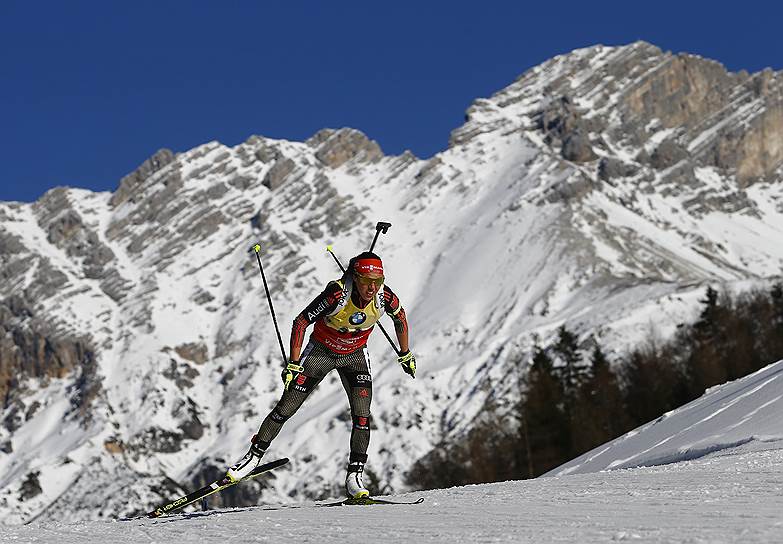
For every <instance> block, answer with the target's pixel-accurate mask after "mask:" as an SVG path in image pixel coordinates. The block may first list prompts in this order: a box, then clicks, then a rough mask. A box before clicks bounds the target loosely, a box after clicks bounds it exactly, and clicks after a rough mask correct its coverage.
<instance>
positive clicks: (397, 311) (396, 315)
mask: <svg viewBox="0 0 783 544" xmlns="http://www.w3.org/2000/svg"><path fill="white" fill-rule="evenodd" d="M383 302H384V306H385V309H386V313H388V314H389V315H390V316H391V318H392V320H393V321H394V332H395V333H397V341H398V342H399V343H400V351H401V352H402V353H406V352H408V351H410V349H409V346H408V319H407V318H406V316H405V310H404V309H403V308H402V305H401V304H400V299H399V298H397V295H395V294H394V291H392V290H391V289H390V288H389V287H387V286H385V285H384V286H383Z"/></svg>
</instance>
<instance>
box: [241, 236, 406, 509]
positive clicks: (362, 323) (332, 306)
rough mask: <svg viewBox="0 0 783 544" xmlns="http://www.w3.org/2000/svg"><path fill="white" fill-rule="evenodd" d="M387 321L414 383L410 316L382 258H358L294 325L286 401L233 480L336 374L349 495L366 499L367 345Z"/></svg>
mask: <svg viewBox="0 0 783 544" xmlns="http://www.w3.org/2000/svg"><path fill="white" fill-rule="evenodd" d="M384 313H388V314H389V315H390V316H391V317H392V319H393V320H394V330H395V332H396V335H397V340H398V341H399V344H400V356H399V357H398V359H397V361H398V362H399V363H400V365H402V369H403V370H404V371H405V372H406V373H407V374H409V375H410V376H411V377H412V378H415V375H416V359H415V357H414V356H413V354H412V353H411V352H410V350H409V348H408V322H407V319H406V317H405V310H403V309H402V306H401V305H400V301H399V299H398V298H397V296H396V295H395V294H394V293H393V292H392V290H391V289H389V287H388V286H386V285H384V277H383V263H382V262H381V259H380V257H378V255H376V254H375V253H371V252H369V251H366V252H364V253H361V254H359V255H357V256H356V257H354V258H353V259H351V260H350V262H349V263H348V268H347V269H346V271H345V273H344V274H343V276H342V278H341V279H339V280H336V281H331V282H329V284H328V285H327V286H326V289H324V291H323V292H322V293H321V294H320V295H318V297H316V298H315V300H313V301H312V302H311V303H310V304H309V305H308V306H307V307H306V308H305V309H304V310H303V311H302V313H300V314H299V315H298V316H297V317H296V319H294V323H293V328H292V330H291V350H290V360H289V361H288V364H287V365H286V366H285V368H284V369H283V372H282V375H281V377H282V380H283V386H284V390H283V395H282V397H281V398H280V401H278V403H277V405H276V406H275V408H274V409H273V410H272V411H271V412H270V413H269V415H267V416H266V418H265V419H264V421H263V423H261V427H260V428H259V430H258V433H257V434H256V435H255V436H253V438H252V440H251V443H250V449H249V450H248V452H247V453H246V454H245V456H244V457H242V459H240V460H239V461H238V462H237V463H236V464H234V465H232V466H231V467H230V468H229V469H228V471H227V472H226V477H227V478H228V479H229V480H231V481H236V480H239V479H241V478H243V477H244V476H246V475H248V474H249V473H250V472H251V471H252V470H253V469H254V468H255V467H256V466H258V465H259V464H260V461H261V458H262V457H263V456H264V453H265V452H266V450H267V449H268V448H269V445H270V443H271V442H272V440H273V439H274V438H275V437H276V436H277V434H278V433H279V432H280V429H281V428H282V426H283V424H284V423H285V422H286V420H288V419H289V418H290V417H291V416H293V415H294V414H295V413H296V411H297V410H298V409H299V407H300V406H301V405H302V403H303V402H304V401H305V399H306V398H307V396H308V395H309V394H310V392H312V391H313V389H315V387H316V386H317V385H318V384H319V383H320V382H321V380H322V379H323V378H324V377H325V376H326V375H327V374H328V373H329V372H331V371H332V370H334V369H337V372H338V373H339V375H340V379H341V380H342V382H343V387H344V388H345V392H346V393H347V395H348V401H349V403H350V406H351V416H352V419H353V430H352V431H351V443H350V446H351V451H350V457H349V461H348V469H347V474H346V477H345V491H346V493H347V495H348V496H349V497H352V498H360V497H367V496H369V492H368V491H367V488H365V487H364V485H363V483H362V472H363V470H364V464H365V463H366V462H367V447H368V446H369V443H370V403H371V401H372V375H371V371H370V358H369V354H368V352H367V347H366V345H367V338H368V337H369V336H370V333H371V332H372V329H373V326H374V325H375V323H376V322H377V321H378V320H379V319H380V318H381V316H382V315H383V314H384ZM312 324H315V329H314V331H313V333H312V334H311V335H310V340H309V342H308V343H307V346H305V348H304V350H302V343H303V340H304V335H305V331H306V329H307V327H308V326H309V325H312Z"/></svg>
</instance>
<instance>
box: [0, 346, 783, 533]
mask: <svg viewBox="0 0 783 544" xmlns="http://www.w3.org/2000/svg"><path fill="white" fill-rule="evenodd" d="M782 375H783V361H780V362H778V363H776V364H773V365H770V366H768V367H767V368H764V369H762V370H761V371H759V372H757V373H755V374H753V375H751V376H747V377H745V378H743V379H740V380H737V381H735V382H732V383H727V384H724V385H722V386H718V387H715V388H713V389H712V390H711V391H709V392H707V393H706V394H705V395H704V396H703V397H702V398H700V399H697V400H695V401H693V402H691V403H689V404H688V405H686V406H684V407H682V408H680V409H678V410H674V411H672V412H671V413H669V414H667V416H666V417H665V418H662V419H661V421H659V422H656V423H654V424H651V425H647V426H644V427H642V428H640V429H637V430H636V431H634V432H632V433H629V434H628V435H626V437H624V438H622V439H620V440H618V441H615V442H613V443H612V444H610V445H609V448H608V449H605V448H600V449H599V450H597V453H596V452H593V453H592V454H589V455H588V456H585V457H584V458H583V459H581V460H578V461H577V462H576V463H569V464H568V465H566V467H564V469H563V470H560V471H559V472H561V473H563V475H561V476H558V477H554V478H537V479H535V480H524V481H516V482H514V481H512V482H503V483H496V484H484V485H471V486H465V487H455V488H451V489H437V490H433V491H424V492H417V493H414V494H410V495H408V496H407V497H404V498H406V499H409V500H410V499H413V498H414V497H420V496H421V497H424V499H425V501H424V503H423V504H419V505H416V506H370V507H366V506H360V507H348V506H345V507H340V508H316V507H314V505H313V503H311V502H304V503H299V504H294V505H262V506H256V507H253V508H240V509H230V510H211V511H207V512H191V513H184V514H178V515H174V516H169V517H166V518H161V519H156V520H150V519H137V520H132V521H118V520H111V521H84V520H64V521H33V522H32V523H30V524H28V525H24V526H18V527H6V528H4V531H3V532H2V534H0V542H20V541H24V542H56V543H57V544H70V543H71V542H79V543H93V542H94V543H103V542H118V543H119V542H133V543H135V542H139V541H145V542H146V541H153V540H154V541H161V542H175V541H176V542H224V541H225V539H226V538H227V535H230V537H231V538H234V539H241V540H243V541H261V540H269V541H272V542H278V541H283V540H287V539H291V538H292V537H293V538H295V539H296V540H297V541H298V542H325V543H332V542H335V543H338V542H339V543H342V542H357V543H363V542H368V541H369V542H401V543H404V542H424V541H426V542H452V543H454V542H456V543H462V542H465V543H473V542H495V541H508V542H617V541H624V540H632V541H635V542H739V541H741V542H748V543H755V542H759V543H766V542H778V541H780V538H781V536H782V535H783V517H781V512H783V495H781V493H780V484H781V481H782V479H783V468H782V467H783V449H781V447H780V445H781V441H782V440H783V426H782V425H781V423H780V421H781V419H780V417H778V416H779V414H780V410H781V406H780V403H781V398H783V379H781V376H782ZM770 433H772V434H770ZM751 435H752V436H755V438H754V439H752V440H739V441H735V442H734V443H731V442H732V441H733V440H735V439H736V438H737V437H739V436H746V437H747V436H751ZM667 440H668V441H671V444H670V447H671V450H670V451H676V449H677V448H680V450H679V453H678V454H675V455H674V456H669V455H667V456H663V457H661V456H660V455H659V454H660V452H661V451H662V446H663V444H664V443H666V442H667ZM697 444H698V448H694V447H693V446H694V445H697ZM683 445H690V447H688V449H686V450H683V449H682V446H683ZM600 450H603V451H600ZM656 450H657V453H654V452H656ZM628 456H630V457H631V458H634V459H636V461H637V462H639V464H642V465H644V466H642V467H641V468H625V469H621V467H622V466H626V465H628V464H629V463H628V459H629V457H628ZM601 457H603V461H601V462H597V461H598V460H599V459H600V458H601ZM623 457H625V458H626V459H625V461H621V458H623ZM656 457H657V460H656ZM609 459H614V460H615V462H614V463H613V464H614V465H615V469H613V470H603V469H602V467H604V465H605V461H607V460H609ZM662 463H663V464H662ZM566 473H567V474H566ZM357 508H358V509H359V510H357Z"/></svg>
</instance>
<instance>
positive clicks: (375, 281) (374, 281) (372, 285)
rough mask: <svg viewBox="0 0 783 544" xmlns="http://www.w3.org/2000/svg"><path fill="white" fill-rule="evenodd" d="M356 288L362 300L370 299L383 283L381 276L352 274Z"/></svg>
mask: <svg viewBox="0 0 783 544" xmlns="http://www.w3.org/2000/svg"><path fill="white" fill-rule="evenodd" d="M354 279H355V280H356V288H357V289H358V290H359V296H360V297H362V300H370V299H371V298H372V297H374V296H375V294H376V293H377V292H378V289H380V288H381V285H383V278H382V277H381V278H368V277H366V276H360V275H358V274H355V275H354Z"/></svg>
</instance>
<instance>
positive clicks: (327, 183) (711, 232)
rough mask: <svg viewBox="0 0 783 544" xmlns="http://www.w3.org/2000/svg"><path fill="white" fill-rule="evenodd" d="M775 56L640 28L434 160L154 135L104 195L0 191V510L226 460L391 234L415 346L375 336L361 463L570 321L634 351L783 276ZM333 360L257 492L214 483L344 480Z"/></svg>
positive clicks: (490, 388)
mask: <svg viewBox="0 0 783 544" xmlns="http://www.w3.org/2000/svg"><path fill="white" fill-rule="evenodd" d="M781 141H783V76H782V75H781V73H774V72H771V71H764V72H761V73H757V74H746V73H742V72H740V73H728V72H726V71H725V69H723V67H721V66H720V65H719V64H718V63H715V62H713V61H709V60H705V59H702V58H699V57H695V56H690V55H671V54H669V53H664V52H662V51H660V50H659V49H657V48H655V47H654V46H652V45H649V44H646V43H643V42H638V43H634V44H631V45H628V46H624V47H604V46H596V47H591V48H588V49H582V50H578V51H574V52H572V53H569V54H566V55H562V56H559V57H556V58H554V59H552V60H550V61H547V62H546V63H544V64H542V65H540V66H538V67H536V68H533V69H531V70H529V71H528V72H526V73H525V74H523V75H522V76H521V77H520V78H519V79H517V81H515V82H514V83H513V84H511V85H510V86H508V87H506V88H505V89H503V90H501V91H499V92H498V93H497V94H495V95H494V96H492V97H490V98H488V99H479V100H477V101H475V102H474V104H473V105H472V106H471V107H470V108H469V110H468V112H467V115H466V122H465V124H464V125H463V126H462V127H460V128H458V129H456V130H455V131H454V132H453V133H452V135H451V139H450V143H449V147H448V149H446V150H445V151H443V152H442V153H439V154H437V155H436V156H434V157H432V158H431V159H429V160H426V161H425V160H420V159H418V158H416V157H414V156H413V155H411V154H410V153H405V154H403V155H401V156H385V155H384V154H383V152H382V151H381V149H380V148H379V146H378V145H377V144H376V143H375V142H373V141H371V140H369V139H368V138H367V137H366V136H364V135H363V134H361V133H360V132H358V131H356V130H351V129H340V130H323V131H320V132H319V133H317V134H316V135H314V136H313V137H312V138H310V139H308V140H307V141H305V142H289V141H282V140H273V139H270V138H263V137H258V136H253V137H251V138H249V139H248V140H247V141H246V142H245V143H243V144H241V145H238V146H236V147H234V148H229V147H226V146H224V145H222V144H219V143H217V142H211V143H208V144H205V145H203V146H200V147H198V148H196V149H193V150H191V151H188V152H185V153H181V154H176V155H175V154H173V153H171V152H169V151H167V150H162V151H160V152H158V153H157V154H155V155H154V156H153V157H151V158H150V159H148V160H147V161H145V162H144V164H142V165H141V166H140V167H139V168H138V169H137V170H136V171H135V172H133V173H131V174H130V175H128V176H126V177H125V178H124V179H123V180H121V182H120V184H119V187H118V189H117V190H116V191H115V192H114V193H111V194H110V193H92V192H89V191H84V190H77V189H69V188H58V189H54V190H52V191H50V192H48V193H47V194H46V195H44V196H43V197H42V198H41V199H40V200H39V201H37V202H35V203H33V204H20V203H3V204H0V274H2V277H3V278H4V281H3V282H2V284H0V327H1V328H2V332H4V334H3V335H0V377H2V380H0V394H2V398H3V399H4V403H3V405H2V413H1V414H0V420H1V421H2V427H0V519H2V520H3V521H4V522H6V523H18V522H23V521H28V520H30V519H33V518H36V519H41V520H47V519H48V520H55V519H60V518H63V517H65V516H68V515H72V514H76V515H78V516H79V517H80V518H81V519H85V518H93V519H94V518H98V517H102V516H115V515H122V514H130V513H133V512H138V511H141V510H144V509H146V508H148V507H150V506H151V505H152V504H154V503H156V502H159V501H160V500H161V498H162V497H164V496H169V495H170V494H172V493H177V492H178V491H181V490H182V489H185V488H192V487H193V486H195V485H199V484H201V483H203V482H205V481H206V480H209V479H212V478H213V477H214V476H215V475H216V474H217V473H218V471H219V470H220V469H222V468H223V467H225V465H226V464H227V462H229V461H233V460H234V458H236V457H238V456H239V455H241V454H242V453H243V452H244V451H245V450H246V448H247V442H248V440H249V437H250V436H251V435H252V434H253V433H254V432H255V430H256V428H257V427H258V425H259V423H260V422H261V420H262V418H263V417H264V416H265V414H266V412H267V411H268V410H269V408H270V407H271V406H273V405H274V403H275V402H276V400H277V398H278V396H279V392H280V383H279V369H278V367H279V364H280V355H279V349H278V347H277V340H276V337H275V333H274V330H273V327H272V323H271V319H270V317H269V310H268V307H267V305H266V301H265V296H264V290H263V286H262V284H261V279H260V277H259V272H258V267H257V263H256V262H255V257H254V255H253V254H252V253H251V252H249V248H250V246H251V245H252V244H254V243H255V242H257V241H258V242H260V243H261V245H262V246H263V252H262V258H263V260H264V267H265V272H266V274H267V277H268V278H269V282H270V289H271V292H272V297H273V300H274V303H275V305H276V306H275V309H276V312H277V315H278V318H279V321H280V322H281V325H282V329H283V330H282V333H283V335H284V337H285V336H287V335H288V333H289V331H290V322H291V320H292V319H293V317H294V316H295V315H296V314H297V313H298V312H299V311H300V310H301V309H302V308H303V307H304V305H305V304H306V303H307V302H309V301H310V300H311V299H312V297H313V296H315V295H316V294H317V293H318V292H320V290H321V288H322V287H323V285H324V284H325V283H326V281H328V280H329V279H333V278H335V277H337V276H338V275H339V274H338V271H337V269H336V266H335V264H334V262H333V261H332V260H331V259H330V258H329V257H328V255H327V254H326V252H325V251H324V249H325V246H326V245H327V244H332V243H333V244H334V246H335V251H336V253H337V254H338V255H340V257H341V258H342V259H343V261H344V262H345V261H347V259H348V258H349V257H350V256H352V255H353V254H355V253H358V252H359V251H361V250H363V249H364V248H366V247H367V246H368V245H369V243H370V241H371V240H372V236H373V234H374V230H373V226H374V225H375V222H376V221H378V220H385V221H389V222H391V223H392V225H393V227H392V229H391V230H390V231H389V233H388V234H387V235H385V236H383V237H382V238H381V239H380V241H379V243H378V246H377V250H378V252H379V253H380V254H381V256H382V257H383V258H384V262H385V265H386V270H387V272H386V275H387V278H388V283H389V285H390V286H391V287H392V288H393V289H394V290H395V292H396V293H397V294H398V295H399V296H400V298H401V300H402V302H403V305H404V307H405V308H406V311H407V312H408V315H409V319H410V321H411V327H412V347H413V350H414V352H415V353H416V356H417V359H418V361H419V369H420V370H419V373H418V375H417V379H416V380H410V378H408V377H407V376H406V375H405V374H403V373H402V371H401V370H400V369H399V365H397V364H396V362H395V360H394V354H393V353H392V352H391V350H390V349H389V347H388V346H387V345H386V344H385V340H384V339H383V338H382V336H381V335H378V334H376V335H374V336H375V338H373V339H372V340H371V343H370V351H371V354H372V356H373V357H374V361H373V370H374V380H373V381H374V382H375V384H376V385H375V390H376V394H375V395H374V397H375V398H374V403H373V417H374V428H375V430H374V432H373V438H372V443H371V445H370V452H369V453H370V464H369V465H368V467H369V469H370V470H371V471H372V473H373V475H374V479H375V480H376V481H377V482H378V485H379V487H380V488H382V489H385V490H386V491H399V490H404V485H403V476H404V471H405V469H406V468H407V467H409V466H410V465H411V464H412V463H413V462H414V461H415V460H416V459H418V458H420V457H421V456H423V455H424V454H426V453H427V452H428V451H429V450H430V449H431V448H432V447H433V445H434V444H435V443H437V442H438V440H439V439H440V438H441V437H442V436H443V434H451V433H460V432H462V431H463V430H464V429H465V428H466V427H467V426H469V425H470V422H471V420H472V418H473V417H474V416H475V414H476V412H477V410H479V409H480V408H481V405H482V403H483V401H484V399H485V398H486V396H487V395H488V394H490V393H491V394H494V395H496V396H500V397H502V396H509V397H513V396H514V395H516V394H517V392H516V391H514V390H513V388H512V384H510V383H507V380H505V379H504V377H505V375H506V373H507V372H508V369H509V364H510V360H511V359H512V358H513V357H515V356H518V355H519V354H520V353H522V354H524V353H526V352H527V351H528V350H529V349H530V348H531V345H532V339H533V338H534V337H539V338H542V339H544V340H546V339H547V338H549V337H550V336H551V335H552V334H553V332H554V331H555V330H556V329H557V327H559V326H560V325H561V324H563V323H567V324H568V326H569V327H570V328H572V329H574V330H576V331H578V332H579V334H580V335H581V337H582V338H583V339H587V338H589V337H590V336H596V337H597V338H599V339H600V340H601V341H602V343H603V345H607V346H611V348H612V349H614V350H624V349H626V348H627V347H628V346H631V345H633V344H634V342H636V341H637V340H638V339H639V338H641V337H642V336H643V335H645V334H647V333H648V332H649V331H650V330H655V331H657V332H658V333H659V334H660V335H662V336H667V335H668V334H670V333H671V332H672V331H673V330H674V329H675V327H676V325H677V323H680V322H683V321H685V320H689V319H691V318H692V317H693V316H694V314H695V312H696V311H697V300H698V298H699V297H700V296H701V295H702V293H703V291H704V287H705V285H707V284H709V283H715V282H721V283H723V284H725V285H727V286H729V287H731V286H734V285H736V286H743V285H748V284H751V283H753V282H755V281H759V280H763V279H764V278H769V277H773V276H775V275H777V274H779V273H780V269H781V264H782V263H783V246H781V245H780V244H774V243H772V241H774V240H779V239H780V237H781V233H782V232H783V183H781V180H782V179H783V146H781V145H780V142H781ZM344 396H345V395H344V392H343V391H342V387H341V385H340V384H339V380H337V378H336V376H335V377H332V378H331V379H327V380H325V381H324V383H323V384H322V385H321V386H320V388H319V389H318V391H316V392H315V393H314V394H313V395H312V396H311V398H310V399H309V400H308V402H307V403H306V404H305V405H304V407H303V408H302V409H301V410H300V412H299V413H298V414H297V415H296V416H295V417H294V418H292V420H291V421H290V422H288V424H287V425H286V427H285V428H284V430H283V432H282V434H281V435H280V436H279V437H278V439H277V440H276V441H275V442H274V444H273V447H272V451H270V454H269V455H270V456H289V457H291V458H292V464H291V467H292V468H290V469H288V470H281V471H279V473H278V474H277V477H276V478H275V479H272V480H269V481H268V482H267V484H266V485H265V486H263V487H262V486H261V485H256V486H244V488H243V490H242V492H243V495H242V496H238V495H230V494H226V496H225V497H224V504H227V505H237V504H248V503H252V502H255V501H258V500H264V501H267V502H270V501H271V502H281V501H301V500H307V499H319V498H323V497H327V496H330V495H336V494H339V493H340V485H341V476H342V471H343V470H344V465H345V462H346V459H347V448H348V434H349V432H350V418H349V415H348V406H347V401H346V399H345V398H344Z"/></svg>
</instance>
